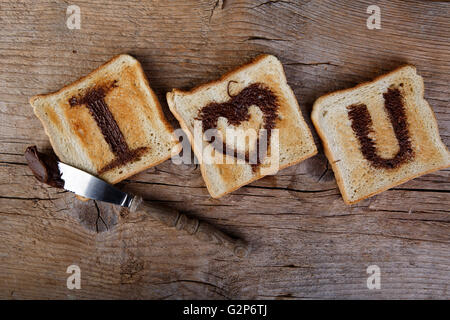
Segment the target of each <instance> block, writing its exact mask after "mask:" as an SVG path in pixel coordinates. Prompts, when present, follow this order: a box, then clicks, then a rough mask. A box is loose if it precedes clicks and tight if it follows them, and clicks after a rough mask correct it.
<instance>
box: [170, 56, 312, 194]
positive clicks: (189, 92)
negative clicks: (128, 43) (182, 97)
mask: <svg viewBox="0 0 450 320" xmlns="http://www.w3.org/2000/svg"><path fill="white" fill-rule="evenodd" d="M267 57H270V55H267V54H263V55H260V56H258V57H256V58H255V59H253V60H252V61H251V62H249V63H247V64H244V65H242V66H240V67H238V68H236V69H234V70H232V71H229V72H227V73H226V74H224V75H222V76H221V77H220V78H219V79H217V80H214V81H211V82H208V83H204V84H201V85H199V86H197V87H195V88H194V89H192V90H187V91H185V90H180V89H173V90H172V91H171V92H168V93H167V100H168V103H169V106H170V107H171V108H170V109H171V112H172V113H173V115H174V116H175V118H176V119H177V120H178V121H179V123H180V126H181V128H182V129H183V131H184V132H185V133H186V135H187V137H188V139H189V142H190V144H191V146H192V148H193V150H194V153H195V154H196V155H197V157H199V155H200V154H202V151H203V150H202V149H201V147H199V146H197V145H196V143H194V137H193V135H192V132H191V130H190V129H189V127H188V125H187V123H186V121H185V119H184V118H183V117H182V115H181V114H180V113H179V112H177V110H176V108H175V107H173V105H174V103H173V101H172V98H173V97H174V95H175V94H187V95H192V94H195V93H197V92H199V91H201V90H202V89H205V88H208V87H214V86H215V85H218V84H221V83H223V82H224V81H226V80H227V79H229V78H231V77H233V76H234V75H236V74H239V73H240V72H242V71H243V70H245V69H248V68H251V67H252V66H255V65H257V64H258V63H260V62H261V61H262V60H264V59H266V58H267ZM281 72H282V76H283V77H284V78H286V75H285V73H284V69H283V68H282V70H281ZM267 81H269V80H267ZM267 81H265V82H267ZM269 82H270V81H269ZM265 84H266V83H265ZM269 87H276V84H272V85H269ZM289 89H290V88H289ZM292 94H293V93H292ZM296 103H297V101H296ZM297 108H298V109H299V106H298V103H297ZM299 112H300V110H299ZM300 116H301V112H300ZM277 127H278V126H277ZM305 134H306V135H307V137H305V139H310V141H312V144H314V142H313V138H312V134H311V132H310V131H309V128H308V129H307V130H306V132H305ZM316 154H317V148H315V145H314V150H313V151H312V152H310V153H308V154H305V155H304V156H301V157H297V158H296V159H295V160H292V161H289V162H286V163H283V164H281V165H280V167H279V170H281V169H284V168H286V167H289V166H292V165H294V164H297V163H299V162H301V161H303V160H305V159H307V158H310V157H312V156H314V155H316ZM221 166H222V167H221V168H222V170H224V171H226V172H228V173H225V174H223V176H229V177H230V179H232V177H233V176H234V174H235V173H234V172H233V165H226V164H223V165H221ZM200 170H201V173H202V176H203V179H204V181H205V184H206V186H207V188H208V190H212V187H213V185H212V184H213V182H212V181H211V180H210V179H209V177H208V174H207V172H206V170H207V169H206V167H205V166H204V165H200ZM263 176H264V175H262V174H260V172H259V171H257V174H255V175H254V176H252V177H251V179H248V180H246V181H244V182H242V183H240V184H236V185H233V186H232V187H229V188H227V189H226V190H225V191H224V192H222V193H220V194H213V193H211V196H212V197H213V198H220V197H222V196H223V195H225V194H228V193H230V192H233V191H235V190H237V189H239V188H240V187H242V186H244V185H247V184H249V183H251V182H253V181H255V180H258V179H260V178H262V177H263Z"/></svg>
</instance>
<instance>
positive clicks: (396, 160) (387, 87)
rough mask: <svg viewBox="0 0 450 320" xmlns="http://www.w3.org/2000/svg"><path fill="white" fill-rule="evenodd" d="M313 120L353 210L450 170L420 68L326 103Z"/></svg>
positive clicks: (321, 101) (406, 68)
mask: <svg viewBox="0 0 450 320" xmlns="http://www.w3.org/2000/svg"><path fill="white" fill-rule="evenodd" d="M312 120H313V123H314V126H315V127H316V130H317V132H318V133H319V136H320V137H321V139H322V142H323V145H324V149H325V154H326V156H327V157H328V161H329V162H330V163H331V166H332V168H333V171H334V174H335V177H336V181H337V183H338V185H339V189H340V191H341V193H342V196H343V198H344V201H345V202H346V203H347V204H353V203H356V202H358V201H361V200H363V199H366V198H368V197H371V196H373V195H375V194H377V193H380V192H382V191H385V190H387V189H389V188H392V187H394V186H397V185H399V184H401V183H404V182H406V181H408V180H410V179H413V178H415V177H418V176H420V175H423V174H427V173H430V172H433V171H436V170H439V169H443V168H446V167H448V166H450V155H449V152H448V150H447V148H446V146H445V145H444V144H443V143H442V141H441V138H440V136H439V132H438V125H437V122H436V118H435V116H434V113H433V111H432V109H431V108H430V106H429V104H428V103H427V101H426V100H425V99H424V83H423V79H422V77H421V76H419V75H418V74H417V73H416V68H415V67H414V66H411V65H406V66H403V67H400V68H398V69H396V70H394V71H392V72H390V73H388V74H386V75H383V76H380V77H378V78H376V79H375V80H373V81H372V82H368V83H363V84H360V85H358V86H356V87H354V88H351V89H347V90H342V91H337V92H333V93H329V94H327V95H325V96H322V97H320V98H319V99H317V101H316V102H315V103H314V106H313V111H312Z"/></svg>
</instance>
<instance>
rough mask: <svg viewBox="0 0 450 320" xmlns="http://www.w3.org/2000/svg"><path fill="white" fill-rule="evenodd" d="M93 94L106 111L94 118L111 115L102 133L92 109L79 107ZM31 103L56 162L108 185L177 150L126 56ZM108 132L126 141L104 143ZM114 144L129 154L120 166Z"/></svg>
mask: <svg viewBox="0 0 450 320" xmlns="http://www.w3.org/2000/svg"><path fill="white" fill-rule="evenodd" d="M93 90H94V91H95V90H102V92H104V97H103V101H104V103H103V104H102V106H104V107H105V109H103V110H100V111H97V113H98V117H100V118H101V119H104V117H105V114H106V113H108V114H109V115H110V118H109V120H108V121H106V123H105V124H104V126H103V129H102V128H101V126H100V124H99V123H98V122H97V120H96V118H95V116H94V113H93V111H92V108H88V105H89V104H88V103H86V102H83V101H82V100H83V96H86V94H89V93H92V92H93ZM70 99H75V100H74V101H77V100H76V99H78V103H77V104H76V105H73V106H72V105H71V103H69V100H70ZM30 103H31V105H32V106H33V109H34V113H35V114H36V116H37V117H38V118H39V119H40V120H41V122H42V124H43V126H44V128H45V132H46V133H47V135H48V137H49V138H50V142H51V144H52V147H53V150H54V152H55V153H56V155H57V156H58V157H59V159H60V160H61V161H62V162H65V163H67V164H70V165H72V166H75V167H77V168H80V169H82V170H85V171H87V172H90V173H92V174H94V175H97V176H99V177H100V178H102V179H104V180H105V181H107V182H110V183H117V182H119V181H121V180H123V179H125V178H127V177H129V176H131V175H134V174H136V173H138V172H139V171H142V170H144V169H146V168H149V167H152V166H154V165H157V164H159V163H160V162H162V161H164V160H166V159H168V158H170V157H171V155H172V154H173V153H178V152H179V151H180V150H181V145H180V144H179V143H178V141H177V140H176V139H175V137H174V135H173V129H172V127H171V126H170V124H169V123H168V122H167V120H166V119H165V117H164V115H163V112H162V110H161V106H160V104H159V102H158V99H157V97H156V95H155V94H154V92H153V91H152V89H151V88H150V86H149V84H148V82H147V79H146V77H145V74H144V72H143V70H142V67H141V65H140V63H139V62H138V61H137V60H136V59H134V58H133V57H131V56H129V55H126V54H122V55H119V56H116V57H114V58H113V59H111V60H110V61H108V62H107V63H105V64H103V65H102V66H100V67H99V68H97V69H96V70H94V71H93V72H91V73H90V74H89V75H87V76H85V77H83V78H81V79H79V80H78V81H76V82H74V83H72V84H70V85H68V86H65V87H64V88H62V89H61V90H59V91H57V92H54V93H49V94H43V95H37V96H34V97H32V98H31V99H30ZM94 103H95V102H94ZM105 110H106V112H104V111H105ZM107 110H109V112H108V111H107ZM102 112H103V114H102ZM111 115H112V117H111ZM113 122H115V123H113ZM111 127H114V128H118V129H119V130H120V132H121V134H122V137H123V139H124V140H123V139H122V140H120V141H118V139H116V138H114V137H113V138H111V139H112V140H111V139H110V140H107V139H106V136H105V134H104V131H102V130H110V128H111ZM118 136H120V134H119V135H118ZM108 141H109V142H108ZM111 141H112V142H111ZM124 141H125V144H123V143H122V144H121V143H120V142H124ZM112 143H117V144H118V145H119V147H120V148H125V149H128V150H129V154H130V157H129V158H127V159H125V161H119V162H118V160H117V159H118V156H117V155H118V154H121V153H118V152H117V149H114V150H113V147H111V144H112ZM119 147H116V148H119ZM136 150H137V151H136ZM135 151H136V152H135ZM125 158H126V157H125ZM121 159H122V158H121ZM114 161H116V162H114Z"/></svg>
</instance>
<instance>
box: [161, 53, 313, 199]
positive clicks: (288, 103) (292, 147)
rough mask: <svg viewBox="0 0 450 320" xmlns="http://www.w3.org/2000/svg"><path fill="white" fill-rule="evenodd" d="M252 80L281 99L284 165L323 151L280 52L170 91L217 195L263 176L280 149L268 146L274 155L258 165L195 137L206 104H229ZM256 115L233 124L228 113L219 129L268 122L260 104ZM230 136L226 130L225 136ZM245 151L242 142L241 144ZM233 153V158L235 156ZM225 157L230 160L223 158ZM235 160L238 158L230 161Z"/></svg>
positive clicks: (279, 120)
mask: <svg viewBox="0 0 450 320" xmlns="http://www.w3.org/2000/svg"><path fill="white" fill-rule="evenodd" d="M252 85H261V86H263V87H264V88H268V89H269V90H270V91H271V92H272V93H273V94H274V96H276V98H277V105H278V111H277V114H276V120H275V123H274V129H278V135H279V169H282V168H285V167H288V166H290V165H293V164H296V163H298V162H300V161H302V160H304V159H306V158H309V157H311V156H313V155H315V154H316V153H317V148H316V145H315V143H314V140H313V137H312V135H311V132H310V130H309V128H308V125H307V124H306V122H305V121H304V119H303V116H302V114H301V110H300V108H299V105H298V102H297V100H296V98H295V95H294V93H293V91H292V89H291V88H290V87H289V85H288V84H287V81H286V76H285V74H284V70H283V66H282V64H281V62H280V61H279V60H278V59H277V58H276V57H274V56H271V55H262V56H259V57H258V58H256V59H255V60H254V61H253V62H251V63H249V64H247V65H244V66H241V67H240V68H238V69H236V70H234V71H232V72H230V73H228V74H226V75H224V76H223V77H222V78H220V79H219V80H217V81H214V82H210V83H207V84H204V85H201V86H199V87H197V88H195V89H193V90H191V91H188V92H185V91H181V90H178V89H174V90H172V92H168V93H167V102H168V105H169V108H170V110H171V111H172V113H173V114H174V116H175V117H176V118H177V120H178V121H179V122H180V125H181V128H182V129H183V130H184V131H185V133H186V135H187V137H188V138H189V141H190V143H191V145H192V147H193V150H194V153H195V155H196V156H197V158H198V159H200V168H201V173H202V176H203V179H204V180H205V183H206V186H207V188H208V191H209V193H210V194H211V196H212V197H213V198H219V197H221V196H223V195H225V194H227V193H229V192H232V191H234V190H236V189H238V188H240V187H241V186H243V185H246V184H248V183H250V182H252V181H254V180H257V179H259V178H261V177H263V176H264V175H265V174H267V172H264V169H267V168H268V167H270V166H271V165H273V163H270V161H269V160H268V158H270V157H269V154H270V155H273V154H274V153H275V151H274V150H272V149H273V148H272V145H271V146H269V148H268V157H266V158H265V159H264V161H263V162H261V164H260V166H259V167H258V168H257V169H256V170H254V167H252V165H250V164H249V163H248V162H247V163H236V161H235V160H236V159H233V158H234V157H230V156H229V155H226V156H224V155H223V154H222V153H220V152H216V150H215V149H214V148H213V147H212V146H211V144H210V143H207V142H206V141H205V140H203V141H200V143H199V141H198V140H197V139H195V137H194V127H195V122H196V121H198V117H199V114H200V113H201V111H202V110H203V109H204V107H205V106H207V105H209V104H211V103H218V104H223V103H227V102H229V101H230V99H231V97H232V96H237V95H239V93H242V92H243V91H244V90H245V89H246V88H249V87H250V86H252ZM248 110H249V111H248V112H249V113H250V119H249V120H248V121H244V122H242V123H240V124H238V125H236V126H234V125H232V124H230V121H229V119H228V121H227V120H226V119H225V118H224V117H220V118H219V119H218V122H217V126H216V127H219V128H218V129H219V130H220V131H221V132H222V133H225V132H224V131H225V128H234V129H241V128H255V129H256V130H258V129H259V128H261V127H263V123H264V121H265V120H264V119H265V118H263V115H262V114H263V113H262V112H261V109H260V108H258V107H256V105H254V104H253V105H251V106H250V107H249V108H248ZM275 139H276V138H275V137H274V135H272V136H271V137H270V143H273V142H274V141H275ZM223 141H226V135H225V136H224V138H223ZM253 145H254V144H252V142H250V143H247V144H246V145H245V146H241V147H242V150H240V151H249V150H250V151H251V150H253V148H252V146H253ZM237 149H238V150H239V146H238V147H237ZM205 154H206V155H207V156H211V157H212V159H213V161H212V162H213V163H205V161H202V158H203V156H204V155H205ZM230 158H231V159H230ZM221 160H225V163H223V161H222V163H220V162H221ZM228 161H229V162H234V163H228Z"/></svg>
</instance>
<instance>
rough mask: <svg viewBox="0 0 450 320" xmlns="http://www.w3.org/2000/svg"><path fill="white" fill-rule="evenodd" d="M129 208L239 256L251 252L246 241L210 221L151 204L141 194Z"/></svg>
mask: <svg viewBox="0 0 450 320" xmlns="http://www.w3.org/2000/svg"><path fill="white" fill-rule="evenodd" d="M129 210H130V211H131V212H144V213H147V214H149V215H150V216H151V217H152V218H154V219H156V220H159V221H161V222H162V223H163V224H165V225H166V226H169V227H175V228H176V229H177V230H184V231H186V232H187V233H189V234H191V235H194V236H196V237H197V238H198V239H200V240H202V241H204V242H210V243H214V244H217V245H221V246H223V247H225V248H227V249H229V250H231V251H232V252H233V253H234V254H235V255H236V256H237V257H239V258H244V257H246V256H247V255H248V253H249V248H248V245H247V243H245V242H244V241H242V240H240V239H233V238H231V237H230V236H228V235H226V234H225V233H223V232H222V231H220V230H219V229H217V228H215V227H213V226H212V225H210V224H209V223H206V222H204V221H201V220H198V219H197V218H194V217H189V216H187V215H185V214H184V213H180V212H178V211H176V210H174V209H172V208H168V207H165V206H160V205H154V204H150V203H148V202H147V201H144V200H143V199H142V198H141V197H140V196H135V197H134V198H133V200H132V202H131V206H130V208H129Z"/></svg>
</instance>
